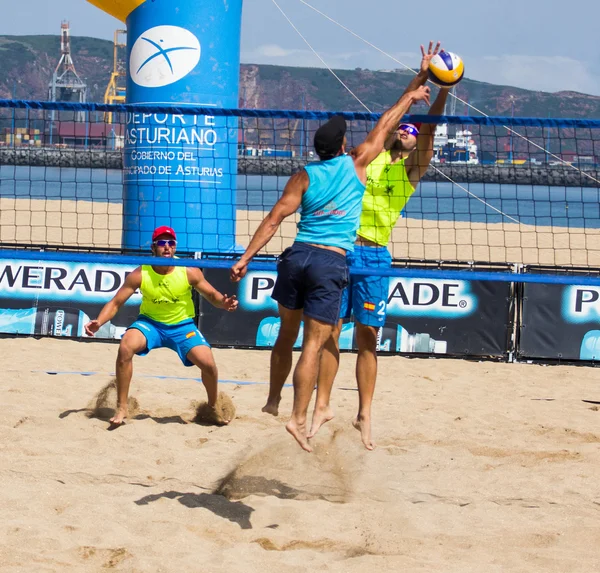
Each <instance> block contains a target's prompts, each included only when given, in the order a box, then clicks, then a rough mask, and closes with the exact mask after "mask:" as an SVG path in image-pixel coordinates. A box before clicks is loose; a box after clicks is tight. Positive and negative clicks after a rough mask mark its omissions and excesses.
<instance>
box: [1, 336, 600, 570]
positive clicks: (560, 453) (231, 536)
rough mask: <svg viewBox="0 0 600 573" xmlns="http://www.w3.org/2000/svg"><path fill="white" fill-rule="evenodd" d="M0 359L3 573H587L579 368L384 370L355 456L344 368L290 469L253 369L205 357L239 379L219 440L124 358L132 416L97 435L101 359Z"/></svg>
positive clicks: (351, 393)
mask: <svg viewBox="0 0 600 573" xmlns="http://www.w3.org/2000/svg"><path fill="white" fill-rule="evenodd" d="M0 348H1V349H2V352H1V358H0V371H1V372H2V374H1V375H0V395H1V396H2V402H1V403H2V409H1V410H0V492H1V493H0V571H2V573H13V572H30V571H36V572H49V571H52V572H54V571H60V572H67V571H77V572H88V571H89V572H98V571H104V570H113V571H123V572H159V571H164V572H174V571H185V572H192V571H201V572H209V573H221V572H223V573H225V572H226V573H251V572H270V571H273V572H281V571H285V572H286V573H301V572H302V573H304V572H305V571H329V572H340V573H341V572H344V573H345V572H360V573H364V571H390V572H392V571H393V572H396V571H405V572H413V571H414V572H421V571H422V572H432V571H436V572H438V571H439V572H444V573H467V572H473V573H481V572H485V573H495V572H507V571H510V572H513V571H514V572H520V573H521V572H522V573H529V572H531V573H534V572H535V573H537V572H539V571H544V572H550V573H552V572H555V573H559V572H560V573H565V572H569V573H575V572H581V573H590V572H592V571H600V549H599V548H600V528H599V527H598V522H599V519H600V490H599V488H598V467H600V449H599V444H600V411H599V406H598V405H596V404H595V403H594V402H599V401H600V389H599V387H598V384H597V378H598V374H597V371H596V370H595V369H591V368H577V367H568V366H555V367H542V366H535V365H525V364H496V363H489V362H488V363H477V362H467V361H460V360H447V359H438V360H433V359H419V360H409V359H404V358H400V357H384V358H382V359H381V361H380V377H379V381H378V388H377V393H376V401H375V404H374V414H375V423H374V435H375V439H376V442H377V444H378V447H377V449H376V450H375V451H373V452H368V451H366V450H365V449H364V448H363V447H362V445H361V442H360V439H359V434H358V432H356V430H354V429H353V428H352V427H351V424H350V422H351V419H352V416H353V414H354V413H355V410H356V402H357V394H356V391H355V389H354V387H355V384H354V379H353V369H354V358H355V357H354V355H349V354H344V355H343V356H342V365H341V371H340V375H339V377H338V379H337V382H336V387H335V389H334V394H333V406H334V408H335V410H336V413H337V417H336V418H335V419H334V420H333V421H332V422H330V423H329V424H327V425H326V426H324V427H323V428H322V430H321V432H320V433H319V434H318V435H317V437H316V438H315V439H314V440H313V445H314V446H315V452H314V453H313V454H307V453H305V452H303V451H302V450H300V448H299V447H298V446H297V445H296V444H295V442H294V441H293V440H292V438H291V437H290V436H289V435H288V434H287V433H286V432H285V429H284V423H285V421H286V420H287V419H288V415H289V412H290V409H291V399H292V391H291V389H290V388H286V389H285V390H284V397H283V401H282V408H281V416H280V417H279V418H273V417H271V416H269V415H266V414H263V413H261V412H260V408H261V406H262V405H263V403H264V400H265V397H266V392H267V387H266V385H265V384H264V382H265V381H266V380H267V379H268V363H269V353H268V352H264V351H262V352H261V351H244V350H216V351H215V355H216V359H217V364H218V365H219V369H220V378H221V379H222V380H228V381H239V384H238V383H235V382H233V383H222V384H221V390H222V391H224V392H225V393H227V394H228V395H229V396H230V397H231V398H232V400H233V403H234V404H235V407H236V410H237V417H236V418H235V419H234V420H233V421H232V422H231V424H229V425H228V426H224V427H211V426H203V425H198V424H195V423H192V421H191V420H192V419H193V418H194V415H195V407H196V405H197V402H198V401H201V400H204V399H205V393H204V390H203V387H202V385H201V384H200V383H199V382H198V381H196V380H193V379H192V378H194V377H196V376H198V371H197V370H196V369H188V368H185V367H183V366H182V365H181V364H180V363H179V361H178V358H177V356H176V355H175V353H173V352H171V351H169V350H166V349H161V350H157V351H154V352H153V353H152V354H151V355H150V356H148V357H145V358H136V359H135V371H134V380H133V383H132V391H131V395H132V397H135V398H136V399H137V401H138V404H139V406H138V408H139V409H138V411H137V414H136V415H135V416H134V417H133V419H131V420H129V421H128V422H127V423H126V424H125V425H124V426H122V427H120V428H118V429H116V430H114V431H108V430H107V428H108V423H107V422H106V420H105V419H100V418H95V417H89V414H90V412H91V409H92V408H93V407H95V406H98V394H99V393H100V392H101V391H102V390H103V388H105V387H106V385H107V384H108V383H109V382H110V380H111V378H112V371H113V368H114V359H115V356H116V351H117V346H116V345H114V344H108V343H82V342H75V341H69V340H56V339H45V340H35V339H30V338H28V339H10V338H9V339H2V340H0ZM50 371H53V372H56V371H60V373H58V374H48V372H50ZM84 373H85V375H84ZM153 376H155V377H153ZM157 376H160V377H163V378H159V377H157ZM178 378H182V379H178ZM248 382H254V384H244V383H248ZM104 398H105V399H106V400H109V397H108V396H104ZM106 400H105V402H103V403H102V404H100V405H101V406H104V407H108V406H110V405H109V404H107V403H106ZM106 413H107V412H104V414H106Z"/></svg>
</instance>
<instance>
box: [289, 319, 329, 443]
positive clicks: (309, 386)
mask: <svg viewBox="0 0 600 573" xmlns="http://www.w3.org/2000/svg"><path fill="white" fill-rule="evenodd" d="M332 330H333V324H329V323H326V322H322V321H320V320H318V319H315V318H311V317H309V316H305V317H304V341H303V344H302V352H301V354H300V359H299V360H298V364H296V368H295V370H294V406H293V409H292V417H291V419H290V421H289V422H288V424H287V425H286V429H287V431H288V432H289V433H290V434H292V436H294V438H295V439H296V441H297V442H298V443H299V444H300V447H301V448H302V449H303V450H306V451H307V452H312V448H311V446H310V444H309V443H308V437H307V428H306V416H307V412H308V405H309V403H310V399H311V397H312V393H313V390H314V387H315V384H316V383H317V376H318V373H319V361H320V358H321V353H322V351H323V347H324V346H325V343H326V342H327V339H328V338H329V337H330V336H331V332H332Z"/></svg>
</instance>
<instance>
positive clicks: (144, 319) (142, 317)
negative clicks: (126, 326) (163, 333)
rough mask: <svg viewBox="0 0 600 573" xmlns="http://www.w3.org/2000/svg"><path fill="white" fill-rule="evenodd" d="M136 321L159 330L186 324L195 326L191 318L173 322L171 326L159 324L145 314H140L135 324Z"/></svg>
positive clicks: (163, 323)
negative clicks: (147, 323)
mask: <svg viewBox="0 0 600 573" xmlns="http://www.w3.org/2000/svg"><path fill="white" fill-rule="evenodd" d="M138 320H140V321H142V322H149V323H150V324H153V325H154V326H159V327H160V328H176V327H177V326H183V325H186V324H193V325H194V326H195V324H196V323H195V322H194V319H193V318H184V319H183V320H181V321H180V322H175V323H173V324H167V323H165V322H160V321H158V320H154V319H153V318H150V317H149V316H146V315H145V314H140V315H139V316H138V317H137V318H136V319H135V321H136V322H137V321H138Z"/></svg>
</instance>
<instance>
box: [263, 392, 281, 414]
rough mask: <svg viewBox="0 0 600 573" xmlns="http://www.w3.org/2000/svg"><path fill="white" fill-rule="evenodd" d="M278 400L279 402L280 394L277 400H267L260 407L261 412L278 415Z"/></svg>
mask: <svg viewBox="0 0 600 573" xmlns="http://www.w3.org/2000/svg"><path fill="white" fill-rule="evenodd" d="M279 402H281V396H280V397H279V398H277V400H267V403H266V404H265V405H264V406H263V407H262V410H261V412H264V413H265V414H271V416H278V415H279Z"/></svg>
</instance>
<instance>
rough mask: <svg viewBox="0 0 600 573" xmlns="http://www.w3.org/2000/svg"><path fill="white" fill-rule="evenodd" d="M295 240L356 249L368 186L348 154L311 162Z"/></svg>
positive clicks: (351, 249) (308, 166) (307, 169)
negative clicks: (359, 175) (357, 234)
mask: <svg viewBox="0 0 600 573" xmlns="http://www.w3.org/2000/svg"><path fill="white" fill-rule="evenodd" d="M304 169H306V172H307V173H308V178H309V181H310V183H309V185H308V189H307V190H306V191H305V193H304V195H303V196H302V205H301V206H302V213H301V215H300V222H299V223H298V234H297V235H296V241H298V242H300V243H314V244H316V245H325V246H328V247H339V248H340V249H345V250H346V251H353V250H354V241H355V240H356V230H357V229H358V224H359V221H360V212H361V207H362V198H363V195H364V192H365V186H364V184H363V183H362V181H361V180H360V179H359V178H358V175H357V174H356V169H355V168H354V161H352V157H350V156H349V155H340V156H339V157H335V158H333V159H328V160H327V161H319V162H317V163H310V164H308V165H307V166H306V167H305V168H304Z"/></svg>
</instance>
